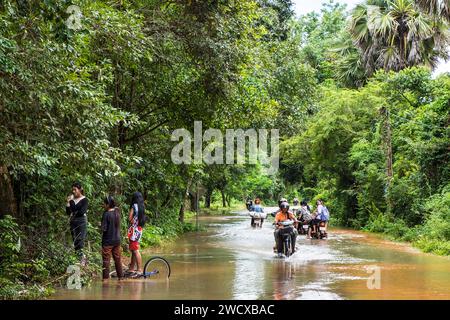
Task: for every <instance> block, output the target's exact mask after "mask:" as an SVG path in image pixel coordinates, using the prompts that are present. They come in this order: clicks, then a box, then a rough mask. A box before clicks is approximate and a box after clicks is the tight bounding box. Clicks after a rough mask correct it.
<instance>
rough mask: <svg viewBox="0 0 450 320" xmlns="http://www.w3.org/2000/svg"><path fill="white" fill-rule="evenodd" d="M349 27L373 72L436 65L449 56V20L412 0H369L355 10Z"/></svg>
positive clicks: (365, 61)
mask: <svg viewBox="0 0 450 320" xmlns="http://www.w3.org/2000/svg"><path fill="white" fill-rule="evenodd" d="M349 30H350V33H351V36H352V39H353V41H354V43H355V44H356V45H357V47H358V48H359V49H360V50H361V54H362V57H363V60H364V64H365V67H366V68H367V69H368V71H369V74H371V73H373V72H374V71H375V70H376V69H379V68H383V69H385V70H394V71H398V70H402V69H404V68H406V67H410V66H415V65H425V66H428V67H431V68H435V67H436V65H437V62H438V59H439V58H445V59H447V58H448V57H449V52H448V44H449V33H448V24H447V23H446V22H445V21H444V20H442V19H433V18H432V17H431V16H430V15H429V14H427V13H426V12H423V11H421V10H420V9H419V8H418V7H417V6H416V5H415V4H414V2H413V1H412V0H394V1H384V0H368V1H367V2H366V3H363V4H360V5H358V6H356V8H355V9H354V10H353V12H352V15H351V19H350V26H349Z"/></svg>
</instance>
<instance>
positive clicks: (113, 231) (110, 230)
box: [102, 195, 123, 280]
mask: <svg viewBox="0 0 450 320" xmlns="http://www.w3.org/2000/svg"><path fill="white" fill-rule="evenodd" d="M103 208H104V209H105V212H103V216H102V258H103V280H107V279H109V267H110V263H111V255H112V257H113V260H114V265H115V267H116V273H117V278H118V279H119V280H122V278H123V270H122V248H121V246H120V240H121V239H120V209H119V208H117V206H116V202H115V200H114V198H113V197H112V196H110V195H109V196H107V197H106V198H105V200H104V202H103Z"/></svg>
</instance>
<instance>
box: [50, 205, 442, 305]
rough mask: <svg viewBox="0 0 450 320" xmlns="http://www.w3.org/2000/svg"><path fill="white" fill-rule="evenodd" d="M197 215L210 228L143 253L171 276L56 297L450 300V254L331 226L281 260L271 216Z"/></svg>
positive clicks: (98, 284) (63, 291)
mask: <svg viewBox="0 0 450 320" xmlns="http://www.w3.org/2000/svg"><path fill="white" fill-rule="evenodd" d="M199 220H200V223H201V224H203V225H204V226H205V227H206V228H207V231H206V232H199V233H190V234H186V235H183V236H182V237H180V238H179V239H178V240H177V241H175V242H173V243H171V244H169V245H167V246H165V247H164V248H162V249H159V250H157V251H152V252H146V253H145V254H144V257H143V258H144V261H145V259H146V258H148V257H149V256H153V255H161V256H163V257H165V258H166V259H168V260H169V262H170V264H171V267H172V276H171V277H170V280H169V281H163V282H158V281H151V280H144V279H129V280H125V281H122V282H120V283H119V282H118V281H117V280H116V279H112V280H110V281H108V282H106V283H102V281H99V280H96V281H94V282H93V283H92V284H91V286H89V287H85V288H82V289H81V290H69V289H60V290H58V291H57V292H56V294H55V295H53V296H52V297H51V299H202V300H204V299H270V300H273V299H289V300H296V299H300V300H307V299H320V300H325V299H450V259H449V258H445V257H438V256H433V255H429V254H424V253H420V252H419V251H418V250H415V249H413V248H411V247H410V246H408V245H405V244H399V243H394V242H390V241H386V240H383V239H381V238H380V237H378V236H375V235H370V234H366V233H362V232H357V231H353V230H342V229H331V230H330V231H329V239H328V240H307V239H305V236H299V237H298V240H297V247H298V251H297V252H296V253H295V254H294V255H293V256H292V257H290V258H289V259H278V258H276V257H275V254H274V253H273V252H272V246H273V243H274V239H273V229H272V225H271V222H272V219H270V221H268V223H266V222H265V223H264V226H263V228H262V229H259V230H253V229H252V228H251V227H250V218H249V217H248V216H245V214H244V213H236V215H234V216H226V217H225V216H204V217H200V218H199ZM377 268H378V269H377ZM371 270H375V271H376V270H379V273H378V274H379V275H380V278H379V279H380V282H379V283H380V286H381V287H380V289H376V288H373V289H369V288H368V282H369V284H374V283H376V282H373V281H372V280H373V277H374V276H376V275H377V272H375V273H374V272H373V271H371ZM371 276H372V278H370V279H369V277H371Z"/></svg>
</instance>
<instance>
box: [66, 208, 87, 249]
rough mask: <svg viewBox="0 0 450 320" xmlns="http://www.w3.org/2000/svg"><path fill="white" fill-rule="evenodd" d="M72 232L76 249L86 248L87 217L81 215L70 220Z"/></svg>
mask: <svg viewBox="0 0 450 320" xmlns="http://www.w3.org/2000/svg"><path fill="white" fill-rule="evenodd" d="M70 233H71V234H72V239H73V246H74V247H75V250H76V251H80V250H82V249H83V248H84V241H85V240H86V233H87V218H86V216H84V217H79V218H73V219H71V220H70Z"/></svg>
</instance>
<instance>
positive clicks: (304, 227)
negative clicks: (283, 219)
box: [297, 220, 310, 235]
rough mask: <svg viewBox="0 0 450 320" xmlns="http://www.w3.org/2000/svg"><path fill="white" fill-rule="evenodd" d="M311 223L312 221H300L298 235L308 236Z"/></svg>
mask: <svg viewBox="0 0 450 320" xmlns="http://www.w3.org/2000/svg"><path fill="white" fill-rule="evenodd" d="M309 223H310V221H303V220H300V223H299V224H298V227H297V231H298V234H301V235H305V234H308V230H309V228H310V226H309Z"/></svg>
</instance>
